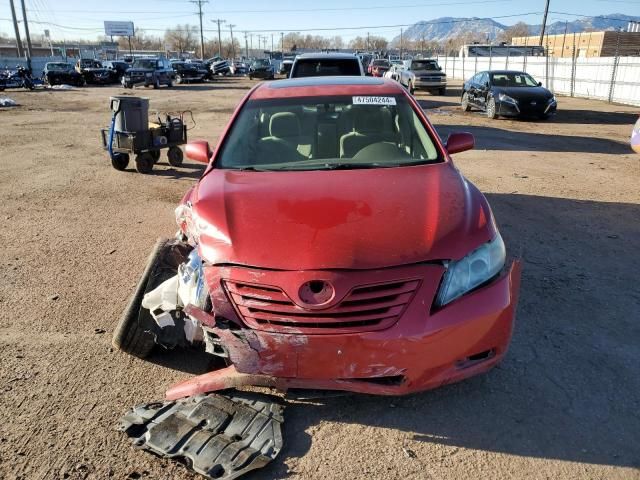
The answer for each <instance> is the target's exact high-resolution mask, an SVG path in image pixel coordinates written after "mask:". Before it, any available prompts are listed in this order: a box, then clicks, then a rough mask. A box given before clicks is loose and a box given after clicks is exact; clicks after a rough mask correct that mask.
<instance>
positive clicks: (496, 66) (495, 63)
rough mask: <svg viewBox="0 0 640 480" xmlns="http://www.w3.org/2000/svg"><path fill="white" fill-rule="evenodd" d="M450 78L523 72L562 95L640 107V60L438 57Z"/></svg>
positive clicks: (617, 58)
mask: <svg viewBox="0 0 640 480" xmlns="http://www.w3.org/2000/svg"><path fill="white" fill-rule="evenodd" d="M438 63H439V64H440V66H441V67H442V69H443V70H444V71H445V73H446V74H447V76H448V77H449V78H454V79H460V80H467V79H469V78H471V77H472V76H473V75H475V74H476V73H477V72H482V71H485V70H500V69H509V70H521V71H525V72H527V73H529V74H530V75H532V76H533V77H534V78H535V79H536V80H538V81H540V82H542V84H543V85H544V86H546V87H547V88H548V89H549V90H551V91H552V92H554V93H557V94H560V95H568V96H571V97H586V98H594V99H598V100H607V101H610V102H617V103H624V104H628V105H640V57H600V58H581V57H576V58H573V59H572V58H553V57H465V58H463V57H438Z"/></svg>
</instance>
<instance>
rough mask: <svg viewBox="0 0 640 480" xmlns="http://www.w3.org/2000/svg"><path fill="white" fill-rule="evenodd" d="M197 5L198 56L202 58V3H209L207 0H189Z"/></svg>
mask: <svg viewBox="0 0 640 480" xmlns="http://www.w3.org/2000/svg"><path fill="white" fill-rule="evenodd" d="M189 1H190V2H191V3H195V4H196V5H198V16H199V17H200V58H201V59H202V60H204V35H203V34H202V4H203V3H209V0H189Z"/></svg>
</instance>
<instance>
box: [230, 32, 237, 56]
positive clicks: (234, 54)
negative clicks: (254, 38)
mask: <svg viewBox="0 0 640 480" xmlns="http://www.w3.org/2000/svg"><path fill="white" fill-rule="evenodd" d="M235 26H236V25H232V24H229V31H230V32H231V56H232V57H233V58H236V45H235V43H233V27H235Z"/></svg>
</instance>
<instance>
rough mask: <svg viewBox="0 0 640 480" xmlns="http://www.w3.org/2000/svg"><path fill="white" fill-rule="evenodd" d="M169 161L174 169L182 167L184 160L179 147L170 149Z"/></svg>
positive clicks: (168, 153)
mask: <svg viewBox="0 0 640 480" xmlns="http://www.w3.org/2000/svg"><path fill="white" fill-rule="evenodd" d="M167 160H169V165H171V166H172V167H180V166H181V165H182V161H183V160H184V155H183V153H182V150H180V149H179V148H178V147H170V148H169V150H168V151H167Z"/></svg>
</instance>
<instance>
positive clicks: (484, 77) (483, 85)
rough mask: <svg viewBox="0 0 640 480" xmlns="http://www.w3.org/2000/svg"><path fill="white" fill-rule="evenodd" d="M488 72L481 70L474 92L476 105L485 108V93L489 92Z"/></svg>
mask: <svg viewBox="0 0 640 480" xmlns="http://www.w3.org/2000/svg"><path fill="white" fill-rule="evenodd" d="M488 85H489V74H488V73H487V72H482V73H481V74H480V75H479V78H478V86H477V92H476V105H477V106H478V107H480V108H482V109H484V108H486V105H487V95H488V94H489V86H488Z"/></svg>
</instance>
